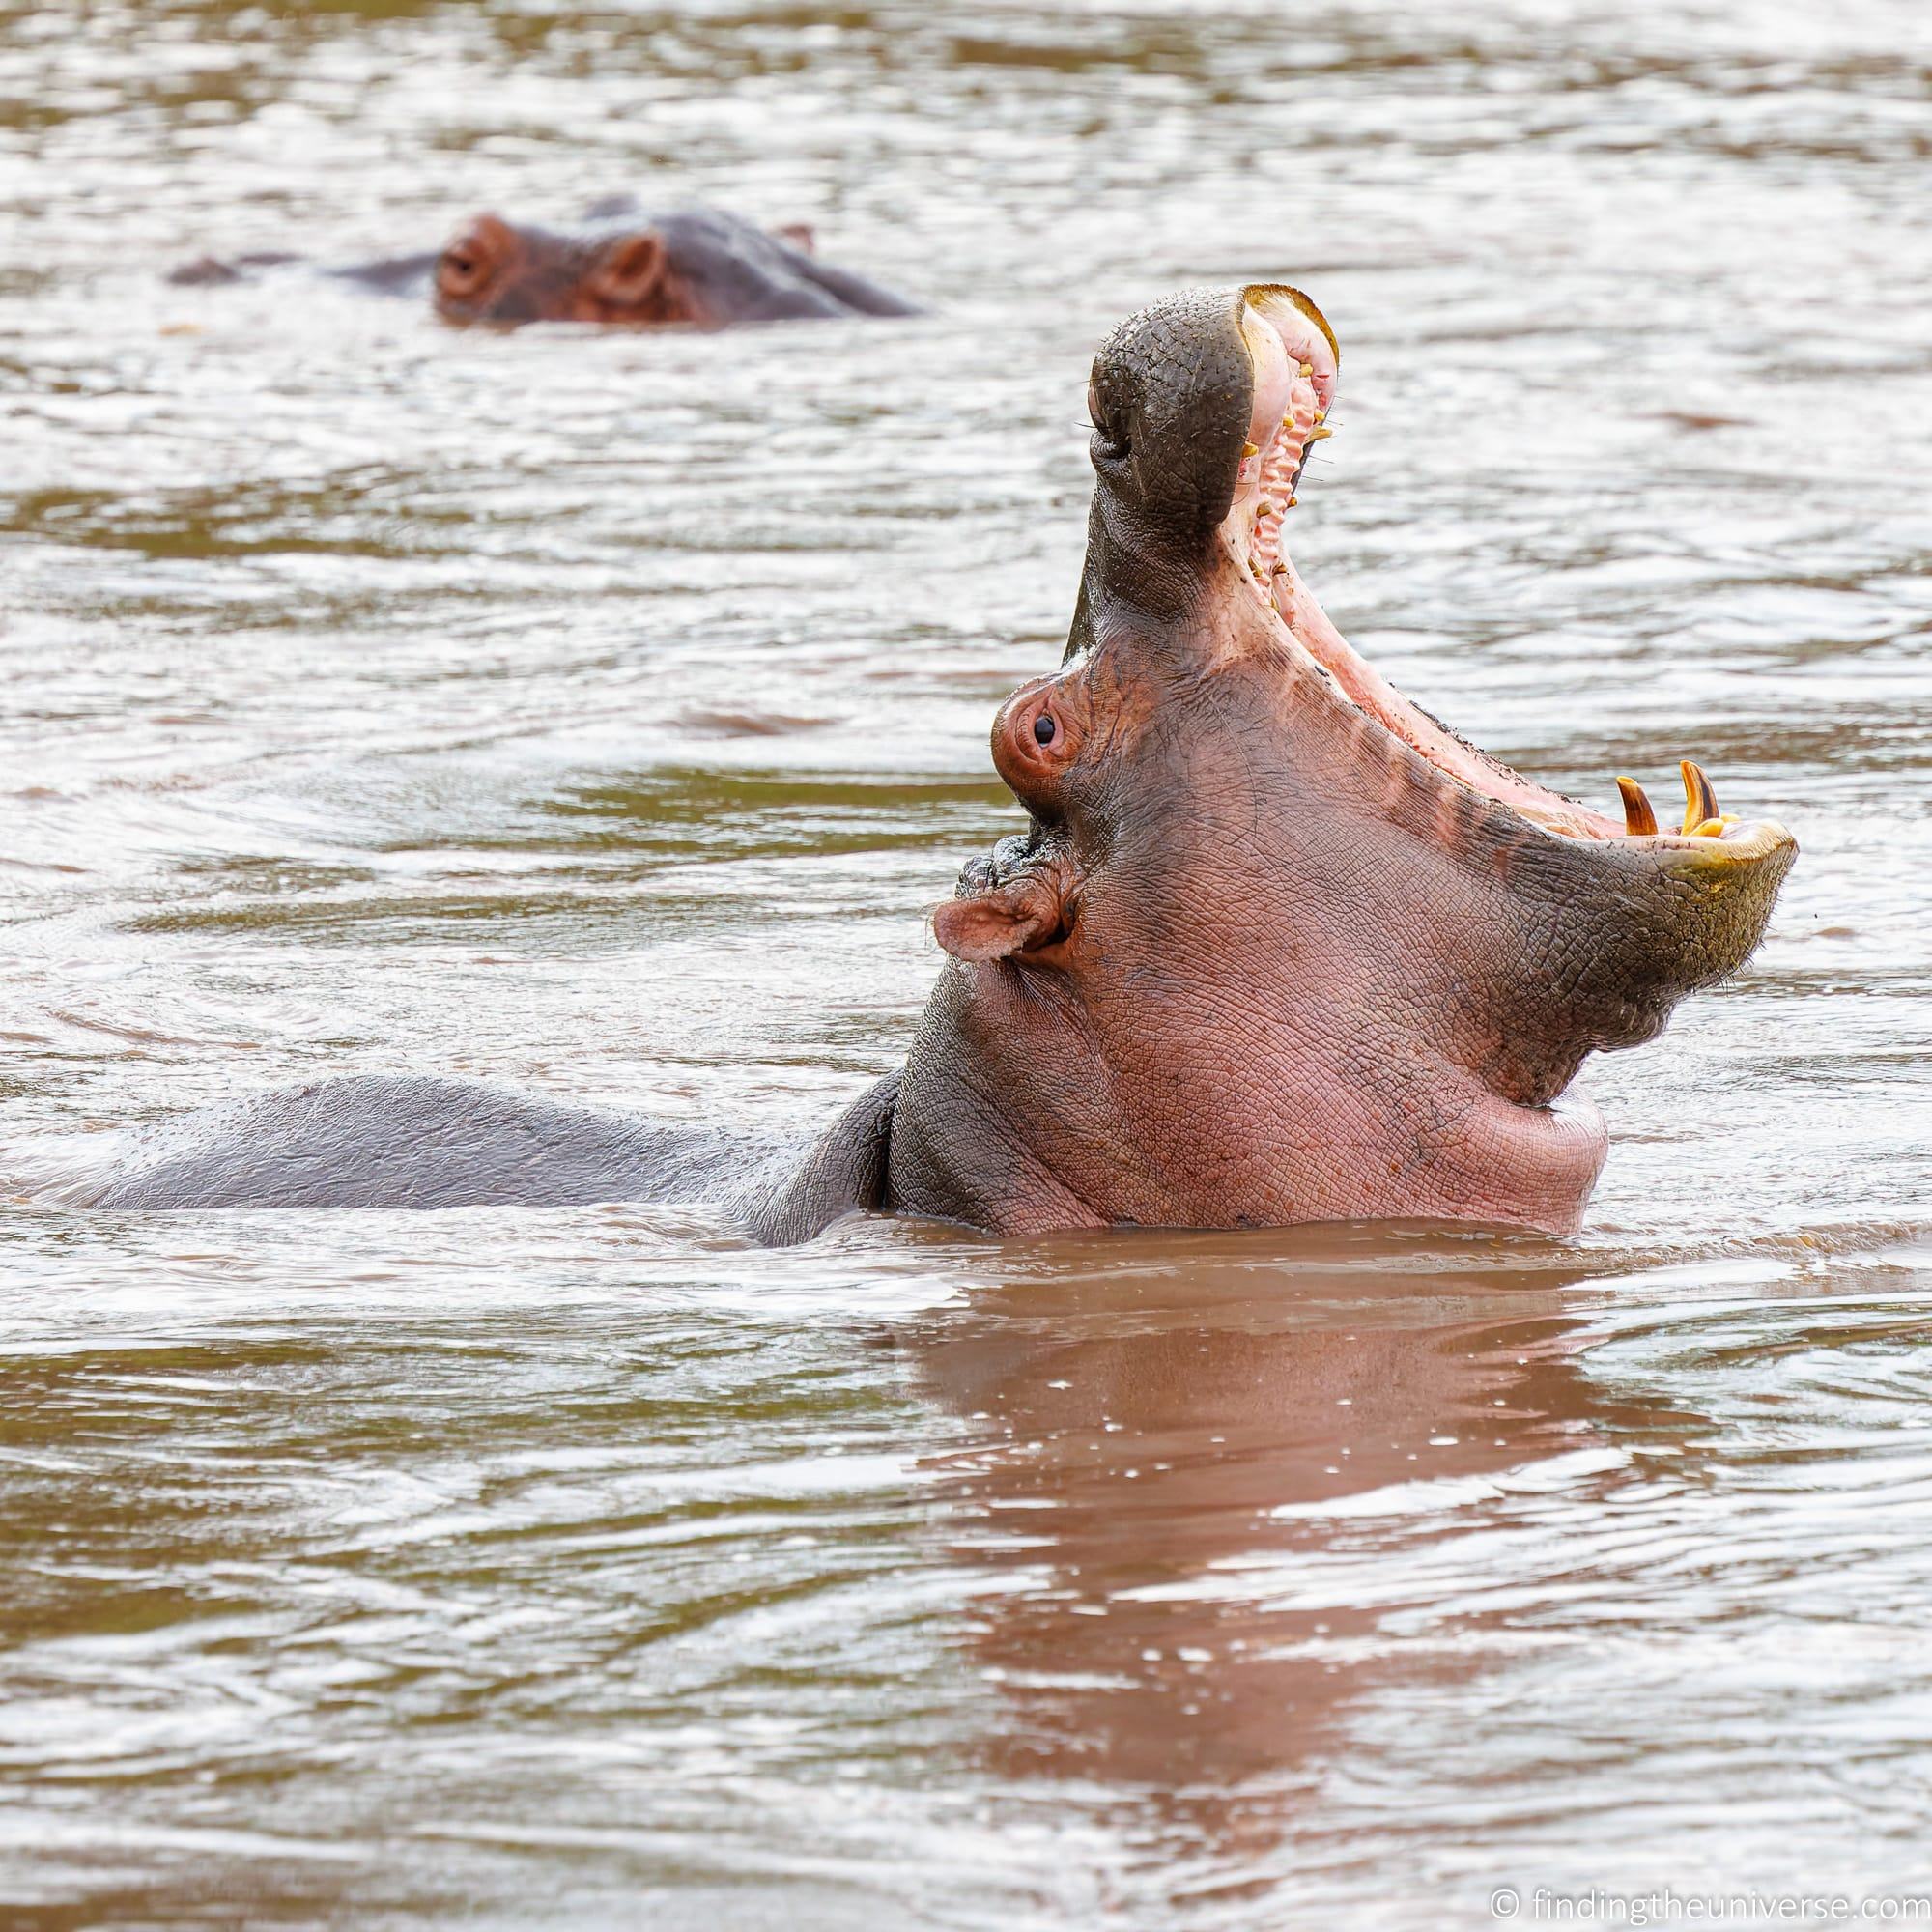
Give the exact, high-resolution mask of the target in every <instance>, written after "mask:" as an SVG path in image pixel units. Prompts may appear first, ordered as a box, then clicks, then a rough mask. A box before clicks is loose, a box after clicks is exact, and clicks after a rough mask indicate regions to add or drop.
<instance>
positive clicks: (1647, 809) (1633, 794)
mask: <svg viewBox="0 0 1932 1932" xmlns="http://www.w3.org/2000/svg"><path fill="white" fill-rule="evenodd" d="M1617 789H1618V790H1619V791H1620V792H1622V793H1623V795H1624V831H1625V832H1626V833H1627V834H1628V835H1629V836H1630V837H1631V838H1649V837H1650V835H1651V834H1652V833H1653V832H1655V831H1656V830H1657V813H1656V812H1655V811H1653V810H1651V805H1650V800H1649V799H1648V798H1646V797H1645V796H1644V790H1643V787H1642V786H1641V785H1640V784H1638V783H1637V781H1635V780H1634V779H1625V778H1620V779H1618V781H1617Z"/></svg>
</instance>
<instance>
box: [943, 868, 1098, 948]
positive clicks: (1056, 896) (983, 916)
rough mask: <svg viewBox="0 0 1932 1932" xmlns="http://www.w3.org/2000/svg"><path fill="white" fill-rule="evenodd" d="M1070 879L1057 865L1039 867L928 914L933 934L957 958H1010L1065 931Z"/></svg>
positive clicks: (1053, 938)
mask: <svg viewBox="0 0 1932 1932" xmlns="http://www.w3.org/2000/svg"><path fill="white" fill-rule="evenodd" d="M1069 898H1070V895H1069V892H1068V882H1067V879H1066V876H1065V872H1064V870H1063V869H1062V868H1061V867H1058V866H1048V867H1040V868H1039V869H1037V870H1035V871H1029V872H1027V873H1025V874H1023V875H1022V876H1021V877H1019V878H1017V879H1014V880H1013V881H1012V882H1011V883H1010V884H1009V885H1004V886H994V887H992V888H991V889H990V890H988V891H986V892H980V893H974V894H972V895H970V896H968V897H966V898H958V899H949V900H948V901H947V902H946V904H944V905H943V906H941V907H940V908H939V910H938V911H937V912H935V913H934V914H933V915H932V935H933V937H934V938H935V939H937V940H938V941H939V943H940V945H941V946H943V947H944V948H945V949H946V950H947V952H950V953H952V956H953V958H955V959H1008V958H1010V957H1011V956H1012V955H1013V954H1014V953H1015V952H1028V951H1030V950H1032V949H1034V948H1037V947H1040V946H1047V945H1051V944H1052V943H1053V942H1054V941H1055V940H1057V939H1060V938H1062V937H1064V936H1065V929H1066V925H1067V915H1068V911H1069Z"/></svg>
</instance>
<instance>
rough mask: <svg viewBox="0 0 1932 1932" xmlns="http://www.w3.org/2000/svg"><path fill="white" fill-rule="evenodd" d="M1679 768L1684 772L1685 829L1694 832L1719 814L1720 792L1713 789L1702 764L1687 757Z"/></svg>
mask: <svg viewBox="0 0 1932 1932" xmlns="http://www.w3.org/2000/svg"><path fill="white" fill-rule="evenodd" d="M1678 769H1679V770H1680V771H1682V772H1683V774H1684V829H1685V831H1686V832H1694V831H1695V830H1696V828H1697V827H1698V826H1700V825H1703V824H1705V823H1706V822H1707V821H1709V820H1710V819H1713V818H1716V817H1718V816H1719V811H1718V794H1717V793H1716V792H1714V791H1713V790H1712V789H1711V781H1710V780H1709V779H1707V778H1706V777H1705V776H1704V767H1703V766H1702V765H1696V764H1692V763H1691V762H1690V759H1689V758H1685V759H1683V760H1682V761H1681V762H1680V764H1679V766H1678Z"/></svg>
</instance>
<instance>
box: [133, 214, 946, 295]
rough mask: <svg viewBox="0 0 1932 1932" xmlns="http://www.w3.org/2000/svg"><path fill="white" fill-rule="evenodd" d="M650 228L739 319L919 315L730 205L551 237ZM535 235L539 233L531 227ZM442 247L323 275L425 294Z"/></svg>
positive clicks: (284, 260) (203, 263) (589, 239)
mask: <svg viewBox="0 0 1932 1932" xmlns="http://www.w3.org/2000/svg"><path fill="white" fill-rule="evenodd" d="M639 226H648V227H650V228H651V229H652V230H654V231H655V232H656V233H657V234H658V235H659V236H661V237H662V238H663V241H664V243H665V247H666V250H667V255H668V262H669V265H670V268H671V270H673V271H674V273H675V274H676V275H677V276H678V277H679V278H680V280H681V281H682V282H683V283H684V284H686V285H687V286H688V287H689V288H690V289H691V290H692V291H693V292H694V294H695V295H696V297H697V298H698V299H699V300H700V301H701V303H702V304H703V306H704V307H705V309H706V310H707V311H708V312H709V313H710V314H712V315H714V316H717V317H720V318H725V319H728V320H730V321H733V322H747V323H757V322H795V321H807V320H810V319H812V318H825V319H829V318H833V317H838V316H853V315H886V316H891V315H919V314H922V313H923V310H922V309H921V308H920V306H919V304H918V303H916V302H912V301H908V300H907V299H906V298H904V297H903V296H898V295H895V294H894V293H893V292H892V291H891V290H890V289H884V288H881V287H879V286H878V284H877V283H875V282H871V281H868V280H867V278H866V277H865V276H864V275H859V274H855V273H853V272H852V271H851V270H846V269H839V268H835V267H834V266H833V265H832V264H830V263H827V262H821V261H819V260H817V259H816V258H815V257H814V256H811V255H809V254H807V253H805V252H804V251H803V250H801V249H798V248H795V247H793V246H792V245H791V244H790V243H789V242H788V241H783V240H782V239H781V238H780V237H778V236H776V235H772V234H769V233H767V232H766V231H765V230H764V229H762V228H759V227H757V226H755V225H754V224H753V223H752V222H750V221H746V220H743V219H741V218H740V217H739V216H737V215H735V214H727V213H725V212H724V211H723V210H721V209H713V208H681V209H674V210H672V211H671V212H670V213H666V214H646V213H642V212H641V211H640V209H639V205H638V204H637V202H636V201H634V200H633V199H632V198H631V197H629V196H627V195H615V196H611V197H610V198H609V199H607V200H604V201H600V202H597V203H595V204H593V206H592V207H591V208H590V209H589V210H588V211H587V212H586V213H585V216H584V220H583V224H582V228H581V229H580V230H577V231H574V232H573V233H572V234H570V235H569V236H567V237H559V236H551V237H547V238H545V239H547V240H549V241H554V242H556V243H557V244H558V245H559V252H560V254H563V253H569V254H576V255H579V256H581V257H582V259H583V260H585V261H588V260H589V259H590V258H592V257H594V256H595V255H596V253H597V252H598V251H599V250H600V249H601V248H603V247H604V246H605V244H606V243H607V242H609V241H611V240H613V239H614V238H616V237H617V236H620V235H622V234H624V233H626V232H630V231H635V230H636V229H638V228H639ZM532 232H533V233H534V232H536V231H532ZM439 257H440V250H438V249H430V250H428V251H426V252H424V253H422V254H411V255H397V256H392V257H388V258H385V259H384V260H381V261H375V262H363V263H358V264H355V265H353V266H351V267H348V268H341V269H324V270H321V271H320V272H322V273H323V274H326V275H327V276H329V277H330V278H331V279H333V280H337V281H345V282H354V283H355V284H356V285H357V286H358V287H361V288H366V289H370V290H373V291H375V292H376V293H378V294H382V295H397V296H419V295H422V294H424V293H426V292H427V291H428V289H429V287H430V282H431V278H432V276H433V274H434V272H435V270H436V265H437V262H438V259H439ZM302 260H303V257H301V256H300V255H297V254H288V253H283V252H280V251H276V250H268V251H263V252H257V253H254V254H246V255H237V256H234V257H231V258H229V259H227V260H220V259H217V258H215V257H213V256H203V257H202V258H201V259H200V260H198V261H194V262H188V263H185V264H184V265H183V266H182V267H181V268H179V269H176V270H174V271H173V272H172V273H171V274H170V275H169V276H168V280H169V281H170V282H171V283H173V284H174V285H175V286H177V287H203V286H209V285H214V284H219V283H225V282H236V281H241V280H244V279H246V277H247V276H248V274H249V273H251V272H252V271H254V270H260V269H271V268H282V267H286V266H289V265H290V264H294V263H299V262H301V261H302ZM485 319H487V320H491V321H496V322H502V323H515V322H519V321H530V320H534V319H536V318H535V316H534V314H528V315H526V314H522V313H519V312H517V311H516V310H515V309H512V308H501V309H498V310H497V311H495V312H494V313H492V314H491V315H490V316H488V317H487V318H485Z"/></svg>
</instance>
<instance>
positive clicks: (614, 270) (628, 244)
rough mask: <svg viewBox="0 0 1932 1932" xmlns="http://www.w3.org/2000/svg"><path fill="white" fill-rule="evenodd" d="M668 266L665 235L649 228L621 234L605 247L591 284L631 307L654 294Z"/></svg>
mask: <svg viewBox="0 0 1932 1932" xmlns="http://www.w3.org/2000/svg"><path fill="white" fill-rule="evenodd" d="M664 270H665V244H664V241H663V239H662V238H661V237H660V236H659V235H658V234H657V233H656V232H655V231H654V230H652V229H649V228H646V229H643V230H641V231H640V232H639V233H638V234H636V235H620V236H618V238H617V239H616V240H615V241H612V242H611V244H610V245H609V246H608V247H607V248H606V249H605V250H604V253H603V255H602V256H601V257H600V258H599V259H598V263H597V268H596V270H595V272H594V273H593V275H592V277H591V285H592V287H593V288H594V290H595V291H596V293H597V294H598V295H599V296H600V297H601V298H603V299H604V300H605V301H608V302H611V303H613V304H615V305H616V306H618V307H622V308H629V307H632V306H634V305H635V304H637V303H639V302H641V301H643V300H644V299H645V298H647V297H648V296H649V295H650V293H651V291H652V290H653V289H655V288H656V287H657V285H658V281H659V278H660V277H661V276H662V275H663V274H664Z"/></svg>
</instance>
